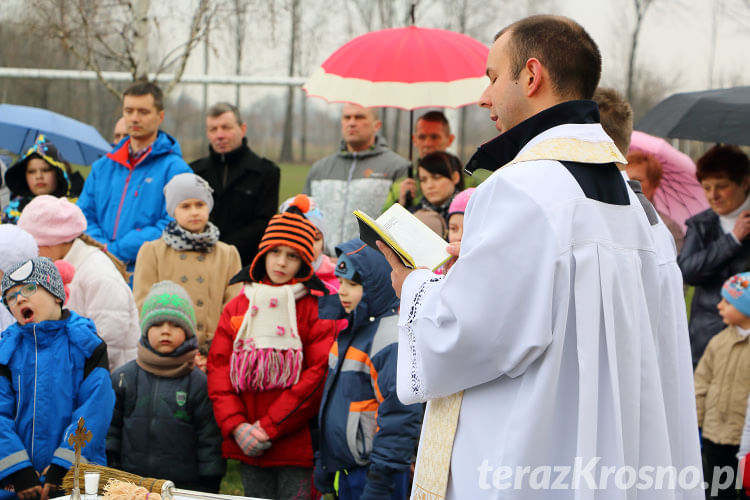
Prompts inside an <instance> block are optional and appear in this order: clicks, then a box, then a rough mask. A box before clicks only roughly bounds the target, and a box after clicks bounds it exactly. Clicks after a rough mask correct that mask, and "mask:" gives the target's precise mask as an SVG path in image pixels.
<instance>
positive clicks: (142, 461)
mask: <svg viewBox="0 0 750 500" xmlns="http://www.w3.org/2000/svg"><path fill="white" fill-rule="evenodd" d="M112 385H113V386H114V389H115V393H116V395H117V403H116V404H115V410H114V414H113V416H112V425H111V426H110V428H109V434H108V435H107V454H108V455H109V457H110V458H112V465H113V466H115V467H117V466H119V467H121V468H122V470H125V471H128V472H132V473H134V474H138V475H141V476H145V477H165V478H169V479H171V480H172V481H174V483H175V485H176V486H177V487H178V488H183V489H192V488H196V487H200V486H201V485H202V483H205V481H204V480H202V478H209V477H218V478H220V477H221V476H222V475H223V474H224V469H225V465H224V460H223V459H222V458H221V434H220V433H219V429H218V428H217V427H216V421H215V420H214V412H213V408H212V407H211V400H210V399H209V398H208V389H207V387H206V375H205V374H204V373H203V372H202V371H200V370H199V369H198V368H193V370H192V371H191V372H190V373H189V374H187V375H184V376H181V377H175V378H167V377H160V376H157V375H154V374H153V373H149V372H147V371H146V370H144V369H143V368H141V367H140V366H138V363H137V362H136V361H130V362H129V363H127V364H126V365H125V366H123V367H121V368H119V369H117V370H115V372H114V373H112ZM199 489H202V488H199Z"/></svg>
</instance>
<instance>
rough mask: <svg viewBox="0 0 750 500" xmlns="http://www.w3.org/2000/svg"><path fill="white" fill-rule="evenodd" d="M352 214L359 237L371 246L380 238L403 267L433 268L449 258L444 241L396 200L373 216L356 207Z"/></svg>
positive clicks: (374, 245) (446, 244) (374, 246)
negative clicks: (396, 256) (376, 216)
mask: <svg viewBox="0 0 750 500" xmlns="http://www.w3.org/2000/svg"><path fill="white" fill-rule="evenodd" d="M354 215H355V216H356V217H357V222H359V237H360V239H361V240H362V241H364V242H365V243H367V244H368V245H370V246H371V247H373V248H375V249H377V248H378V247H377V245H376V244H375V242H376V241H377V240H380V241H382V242H383V243H385V244H386V245H388V246H389V247H391V249H392V250H393V251H394V252H396V255H398V256H399V258H400V259H401V262H403V263H404V265H405V266H406V267H410V268H412V269H416V268H417V267H426V268H428V269H432V270H433V271H435V270H436V269H438V268H439V267H440V266H442V265H443V264H445V263H446V262H447V261H448V259H450V258H451V255H450V254H449V253H448V252H446V250H445V247H446V246H448V243H447V242H446V241H445V240H444V239H443V238H441V237H440V236H438V235H437V234H436V233H435V232H433V231H432V229H430V228H429V227H427V226H426V225H425V224H424V223H423V222H422V221H421V220H419V219H417V218H416V217H415V216H414V215H412V214H411V213H410V212H409V211H408V210H406V209H405V208H404V207H402V206H401V205H399V204H398V203H395V204H394V205H392V206H391V207H390V208H389V209H388V210H386V211H385V212H383V214H382V215H381V216H380V217H378V218H377V219H373V218H372V217H370V216H369V215H367V214H366V213H364V212H361V211H359V210H355V211H354Z"/></svg>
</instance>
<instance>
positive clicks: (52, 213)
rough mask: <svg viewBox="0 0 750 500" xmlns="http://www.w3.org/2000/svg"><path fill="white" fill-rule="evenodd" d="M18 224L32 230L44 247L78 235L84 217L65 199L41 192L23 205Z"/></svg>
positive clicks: (82, 229)
mask: <svg viewBox="0 0 750 500" xmlns="http://www.w3.org/2000/svg"><path fill="white" fill-rule="evenodd" d="M18 227H20V228H21V229H23V230H25V231H26V232H28V233H29V234H31V236H33V237H34V239H35V240H36V244H37V245H39V246H40V247H46V246H52V245H59V244H60V243H67V242H68V241H73V240H74V239H76V238H78V237H79V236H80V235H81V234H83V232H84V231H85V230H86V217H85V216H84V215H83V212H81V209H80V208H78V206H77V205H74V204H73V203H71V202H69V201H68V200H67V199H65V198H55V197H54V196H50V195H48V194H43V195H40V196H36V197H35V198H34V199H33V200H31V201H30V202H29V204H28V205H26V206H25V207H24V209H23V212H21V217H19V218H18Z"/></svg>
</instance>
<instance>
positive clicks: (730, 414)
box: [694, 326, 750, 445]
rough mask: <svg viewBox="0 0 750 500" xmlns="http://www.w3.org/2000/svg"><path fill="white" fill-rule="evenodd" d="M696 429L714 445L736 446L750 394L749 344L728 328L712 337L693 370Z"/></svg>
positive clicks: (743, 423)
mask: <svg viewBox="0 0 750 500" xmlns="http://www.w3.org/2000/svg"><path fill="white" fill-rule="evenodd" d="M694 377H695V397H696V401H695V402H696V406H697V409H698V425H699V426H700V427H701V428H702V429H703V437H704V438H706V439H709V440H711V441H713V442H714V443H716V444H731V445H738V444H740V438H741V437H742V428H743V427H744V425H745V411H746V408H747V397H748V394H750V341H749V340H748V337H743V336H741V335H740V334H739V333H738V332H737V329H736V328H735V327H733V326H729V327H727V328H725V329H724V330H722V331H721V332H719V333H718V334H716V335H715V336H714V337H713V338H712V339H711V341H710V342H709V343H708V347H706V351H705V352H704V353H703V356H702V357H701V359H700V362H699V363H698V367H697V368H696V369H695V375H694Z"/></svg>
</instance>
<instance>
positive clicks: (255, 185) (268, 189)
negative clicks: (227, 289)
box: [190, 102, 281, 266]
mask: <svg viewBox="0 0 750 500" xmlns="http://www.w3.org/2000/svg"><path fill="white" fill-rule="evenodd" d="M246 133H247V124H246V123H245V122H244V121H243V120H242V118H241V117H240V111H239V109H237V107H236V106H233V105H231V104H229V103H226V102H220V103H217V104H214V105H213V106H211V108H210V109H209V110H208V114H207V116H206V135H207V136H208V142H209V146H208V151H209V155H208V156H206V157H204V158H200V159H198V160H195V161H194V162H192V163H191V164H190V166H191V167H192V168H193V170H194V171H195V173H196V174H198V175H200V176H201V177H203V178H204V179H206V181H208V183H209V184H210V185H211V188H212V189H213V190H214V193H213V194H214V209H213V210H212V211H211V222H213V223H214V224H216V227H218V228H219V231H220V233H221V236H220V237H221V240H222V241H223V242H225V243H229V244H230V245H234V246H236V247H237V250H239V252H240V258H241V259H242V265H243V266H246V265H248V264H250V263H251V262H252V261H253V258H254V257H255V254H256V253H257V252H258V243H260V239H261V237H262V236H263V231H264V230H265V228H266V225H267V224H268V221H269V220H270V219H271V217H272V216H273V215H274V214H275V213H276V210H277V207H278V205H279V182H280V179H281V170H280V169H279V167H277V166H276V164H274V163H273V162H272V161H271V160H268V159H266V158H263V157H261V156H258V155H257V154H256V153H255V152H253V150H251V149H250V148H249V147H248V145H247V138H246V137H245V134H246Z"/></svg>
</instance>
